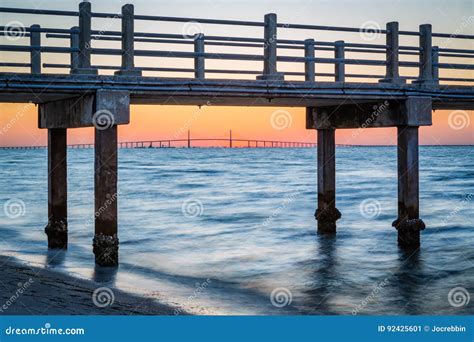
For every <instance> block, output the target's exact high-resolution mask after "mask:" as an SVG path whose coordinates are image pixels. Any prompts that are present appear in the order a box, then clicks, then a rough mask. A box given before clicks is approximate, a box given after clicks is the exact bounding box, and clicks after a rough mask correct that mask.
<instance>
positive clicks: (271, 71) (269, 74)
mask: <svg viewBox="0 0 474 342" xmlns="http://www.w3.org/2000/svg"><path fill="white" fill-rule="evenodd" d="M264 20H265V32H264V43H263V74H262V75H258V76H257V79H258V80H272V81H283V79H284V77H283V74H282V73H279V72H277V15H276V14H275V13H269V14H265V19H264Z"/></svg>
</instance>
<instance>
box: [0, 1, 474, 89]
mask: <svg viewBox="0 0 474 342" xmlns="http://www.w3.org/2000/svg"><path fill="white" fill-rule="evenodd" d="M0 13H13V14H24V15H28V14H30V15H34V16H35V18H36V17H37V16H40V15H52V16H69V17H77V18H78V23H79V24H78V26H77V27H72V28H53V27H47V28H45V27H40V26H39V25H31V26H30V27H16V26H8V24H7V25H3V26H0V39H9V38H14V39H9V40H15V41H16V40H18V41H19V42H15V43H12V42H7V43H6V44H0V51H3V52H12V53H29V54H30V62H29V63H19V62H18V60H17V59H16V58H11V60H0V67H1V68H30V73H31V74H40V73H43V70H45V71H47V70H50V69H70V73H72V74H89V75H95V74H97V73H98V71H99V70H104V71H107V70H113V71H116V73H115V74H116V75H118V76H122V75H124V76H141V75H142V73H143V72H165V73H166V72H167V73H194V78H196V79H205V78H206V74H227V75H256V76H257V79H259V80H271V81H284V80H285V77H303V78H304V81H307V82H317V81H319V80H320V78H333V79H334V82H347V79H348V78H351V79H352V78H355V79H357V78H360V79H378V80H379V82H382V83H386V84H387V83H388V84H396V85H402V84H404V83H405V82H406V81H407V80H412V83H413V84H414V85H420V86H430V87H436V86H438V85H439V82H440V81H446V82H451V83H453V82H458V83H461V82H462V83H467V82H474V78H472V77H465V75H459V72H460V71H462V70H466V71H470V70H474V64H472V63H465V62H464V60H472V59H473V58H474V50H473V49H466V48H454V47H450V46H433V38H445V41H446V39H449V40H453V41H456V42H459V41H461V40H462V41H466V40H468V41H469V40H472V39H474V35H468V34H458V33H453V34H449V33H433V32H432V29H431V25H429V24H424V25H420V30H419V31H417V32H416V31H406V30H399V27H398V23H397V22H390V23H388V24H387V25H386V28H385V29H382V28H378V27H374V28H367V27H361V28H357V27H340V26H322V25H309V24H292V23H281V22H278V21H277V17H276V15H275V14H267V15H265V18H264V21H263V22H257V21H243V20H225V19H205V18H188V17H167V16H154V15H135V14H134V7H133V5H124V6H123V7H122V12H121V13H118V14H114V13H98V12H93V11H92V7H91V4H90V3H89V2H82V3H80V5H79V11H61V10H45V9H22V8H6V7H0ZM93 18H108V19H119V20H120V21H121V23H122V30H121V31H114V30H109V29H105V30H97V29H93V27H92V19H93ZM135 21H158V22H174V23H185V24H199V25H207V24H209V25H215V26H219V25H221V26H222V25H231V26H243V27H255V28H260V29H261V28H263V30H264V35H263V37H241V36H222V35H205V34H204V32H191V33H190V34H189V35H187V34H184V33H182V34H177V33H165V32H135V30H134V23H135ZM2 24H3V23H2ZM198 29H199V30H201V29H202V30H204V29H203V27H198ZM283 30H306V31H308V30H310V31H329V32H339V33H344V34H348V33H359V34H360V35H365V34H368V35H379V36H385V41H386V43H385V44H374V43H359V42H348V41H342V40H338V41H321V40H314V39H313V38H308V39H305V40H302V39H281V38H279V37H278V36H277V33H278V32H280V31H283ZM400 36H416V37H419V45H418V46H409V45H400V44H399V38H400ZM21 38H29V40H30V42H29V44H28V45H25V44H21V43H23V42H24V41H23V40H20V39H21ZM42 38H46V39H48V40H51V41H54V42H56V41H55V40H57V39H59V40H68V41H69V47H66V46H64V45H61V46H52V45H50V44H47V45H45V44H43V43H42ZM100 41H109V42H119V41H120V42H121V47H120V48H113V47H96V46H92V45H93V42H94V45H97V44H99V42H100ZM445 41H444V42H443V43H445ZM135 43H150V44H155V45H156V46H159V47H162V49H159V50H157V49H145V48H140V49H135ZM172 45H183V46H189V45H191V46H193V51H181V50H178V49H171V48H170V46H172ZM207 46H209V47H212V46H214V47H222V48H255V49H260V50H261V49H263V54H258V53H250V52H249V51H246V53H237V52H229V51H223V52H215V51H212V52H210V51H206V47H207ZM277 50H290V51H291V50H295V51H301V52H303V55H300V56H291V55H287V54H282V53H278V54H277ZM49 53H54V54H68V55H69V56H70V63H58V62H54V63H51V62H46V63H42V54H49ZM316 53H318V54H319V53H326V54H327V53H333V57H328V56H319V55H318V56H316ZM347 54H368V55H369V56H371V58H361V57H360V56H352V55H351V56H347ZM380 55H383V56H384V59H381V58H380ZM5 56H6V55H5ZM92 56H120V57H121V65H120V66H115V65H109V64H107V65H103V64H97V63H95V64H94V65H93V64H92V61H91V60H92ZM372 56H373V57H374V58H372ZM375 56H379V58H375ZM400 56H414V57H417V58H418V61H412V60H400ZM135 57H149V58H180V59H181V58H182V59H190V60H193V61H194V68H190V67H166V66H160V65H158V66H155V65H156V64H157V63H155V62H153V66H136V65H135V62H136V61H135ZM440 59H443V60H440ZM453 59H454V60H456V59H462V61H461V62H455V63H453V62H452V60H453ZM212 60H214V61H215V60H222V61H223V62H224V61H242V62H256V63H263V70H259V71H257V70H249V69H243V68H242V67H241V66H240V65H239V66H237V67H235V68H229V67H221V68H219V67H217V68H216V67H214V68H208V67H206V61H212ZM281 63H284V64H285V65H286V64H291V65H292V68H293V69H296V70H291V71H280V70H278V69H277V64H278V65H280V64H281ZM328 64H329V65H333V67H334V72H328V70H325V69H324V67H322V69H320V68H319V66H320V65H328ZM351 66H358V67H365V68H367V69H368V70H369V69H370V68H371V67H379V68H380V67H383V68H385V75H381V74H380V70H378V71H377V72H374V73H371V72H363V73H361V72H346V69H347V68H351ZM402 68H403V70H404V72H403V75H402V74H401V72H400V70H401V69H402ZM297 69H304V71H297ZM405 69H407V70H405ZM412 69H418V74H417V75H413V72H411V71H410V70H412ZM440 70H443V73H444V72H445V71H446V72H448V71H449V72H450V73H452V74H449V73H446V74H443V75H440ZM408 71H410V72H408ZM456 72H457V74H456Z"/></svg>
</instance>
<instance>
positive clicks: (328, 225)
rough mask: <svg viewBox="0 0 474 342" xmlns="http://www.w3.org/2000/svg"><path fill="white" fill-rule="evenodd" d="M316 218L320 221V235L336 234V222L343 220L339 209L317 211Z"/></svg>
mask: <svg viewBox="0 0 474 342" xmlns="http://www.w3.org/2000/svg"><path fill="white" fill-rule="evenodd" d="M314 217H315V218H316V220H317V221H318V233H323V234H334V233H336V221H337V220H339V219H340V218H341V212H340V211H339V210H338V209H337V208H325V209H319V208H318V209H316V212H315V213H314Z"/></svg>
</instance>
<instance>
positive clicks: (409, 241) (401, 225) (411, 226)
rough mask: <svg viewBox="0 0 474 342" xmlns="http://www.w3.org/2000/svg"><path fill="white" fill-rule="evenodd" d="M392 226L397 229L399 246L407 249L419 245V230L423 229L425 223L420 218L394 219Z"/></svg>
mask: <svg viewBox="0 0 474 342" xmlns="http://www.w3.org/2000/svg"><path fill="white" fill-rule="evenodd" d="M392 226H393V227H395V229H397V231H398V245H399V246H400V247H402V248H409V249H416V248H418V247H420V232H421V231H422V230H423V229H425V223H424V222H423V221H422V220H421V219H411V220H410V219H405V220H400V219H396V220H395V221H393V223H392Z"/></svg>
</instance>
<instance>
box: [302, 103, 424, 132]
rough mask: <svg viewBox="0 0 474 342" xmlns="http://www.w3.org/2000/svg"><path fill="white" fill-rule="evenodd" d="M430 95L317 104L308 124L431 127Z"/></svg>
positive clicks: (324, 126)
mask: <svg viewBox="0 0 474 342" xmlns="http://www.w3.org/2000/svg"><path fill="white" fill-rule="evenodd" d="M431 117H432V102H431V98H430V97H409V98H407V100H406V101H389V100H384V101H380V102H370V103H361V104H353V103H351V104H346V105H341V106H329V107H324V106H322V107H317V108H314V109H313V113H312V115H311V113H307V115H306V120H307V121H306V127H307V128H308V127H309V128H311V127H315V128H316V129H336V128H359V127H363V128H370V127H394V126H402V125H403V126H429V125H431V123H432V118H431Z"/></svg>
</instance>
